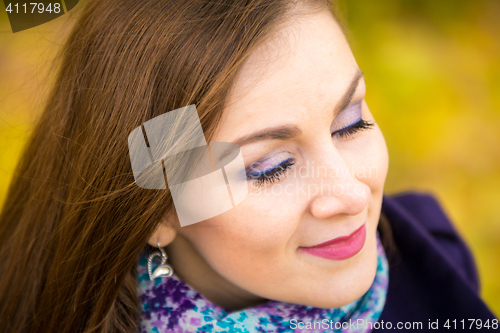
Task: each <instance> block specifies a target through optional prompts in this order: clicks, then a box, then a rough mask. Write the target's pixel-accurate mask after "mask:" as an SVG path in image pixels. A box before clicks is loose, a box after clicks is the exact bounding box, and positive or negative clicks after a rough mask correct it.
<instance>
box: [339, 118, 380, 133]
mask: <svg viewBox="0 0 500 333" xmlns="http://www.w3.org/2000/svg"><path fill="white" fill-rule="evenodd" d="M374 125H375V124H374V123H371V122H369V121H365V120H363V119H360V120H359V121H358V122H356V123H354V124H352V125H350V126H347V127H345V128H343V129H341V130H338V131H335V132H333V134H332V136H333V135H334V134H337V135H338V136H339V137H341V138H348V137H350V136H352V135H354V134H355V133H356V132H359V131H362V130H366V129H370V128H372V127H373V126H374Z"/></svg>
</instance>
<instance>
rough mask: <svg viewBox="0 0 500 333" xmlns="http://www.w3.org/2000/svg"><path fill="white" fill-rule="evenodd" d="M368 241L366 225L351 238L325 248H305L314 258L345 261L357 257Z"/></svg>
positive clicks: (303, 249)
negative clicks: (366, 240)
mask: <svg viewBox="0 0 500 333" xmlns="http://www.w3.org/2000/svg"><path fill="white" fill-rule="evenodd" d="M365 239H366V224H363V226H362V227H361V228H359V229H358V230H356V231H355V232H353V233H352V235H350V236H349V238H347V239H345V240H342V241H339V242H335V243H330V244H328V245H324V246H315V247H303V248H301V250H302V251H305V252H307V253H309V254H311V255H313V256H317V257H321V258H325V259H330V260H344V259H348V258H351V257H353V256H354V255H356V254H357V253H358V252H359V251H361V249H362V248H363V245H364V244H365Z"/></svg>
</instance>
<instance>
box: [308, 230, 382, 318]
mask: <svg viewBox="0 0 500 333" xmlns="http://www.w3.org/2000/svg"><path fill="white" fill-rule="evenodd" d="M366 245H369V246H366ZM376 246H377V245H376V241H375V236H373V237H372V238H371V239H370V242H369V243H367V244H365V249H363V252H364V253H363V254H364V256H363V257H360V259H362V260H360V261H359V263H358V264H357V265H355V266H354V267H353V269H352V270H350V272H346V274H347V275H348V276H353V277H355V278H354V279H349V280H350V281H352V280H355V282H354V286H353V287H352V288H341V287H340V288H339V286H338V285H337V286H336V290H335V291H334V292H330V293H326V292H324V293H323V294H322V295H318V297H317V298H315V299H310V300H309V301H310V302H308V303H309V304H305V305H309V306H314V307H318V308H325V309H331V308H339V307H342V306H344V305H347V304H349V303H352V302H354V301H355V300H357V299H359V298H360V297H362V296H363V295H364V294H365V293H366V292H367V291H368V290H369V289H370V287H371V285H372V283H373V281H374V280H375V275H376V273H377V248H376ZM365 250H369V251H367V252H365ZM360 254H361V253H360ZM356 277H357V278H356ZM339 289H342V290H339Z"/></svg>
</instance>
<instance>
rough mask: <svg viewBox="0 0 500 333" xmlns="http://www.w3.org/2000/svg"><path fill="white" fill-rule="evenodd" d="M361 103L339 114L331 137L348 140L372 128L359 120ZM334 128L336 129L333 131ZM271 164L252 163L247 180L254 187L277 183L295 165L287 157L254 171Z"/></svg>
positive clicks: (292, 160) (270, 160) (369, 124)
mask: <svg viewBox="0 0 500 333" xmlns="http://www.w3.org/2000/svg"><path fill="white" fill-rule="evenodd" d="M361 103H362V101H359V102H356V103H354V104H352V105H351V106H349V107H348V108H346V109H345V110H343V111H342V112H340V113H339V115H338V116H337V118H336V119H335V120H334V122H333V124H332V127H331V128H332V130H333V132H332V134H331V136H332V137H334V136H337V137H339V138H342V139H344V138H349V137H352V136H354V134H355V133H357V132H359V131H362V130H366V129H370V128H372V127H373V126H374V124H373V123H371V122H368V121H366V120H363V119H362V118H361ZM335 128H337V129H336V130H335ZM272 163H273V158H271V159H269V160H265V161H263V162H255V163H252V166H251V167H250V168H249V169H250V170H247V171H246V174H247V180H248V181H253V185H254V186H256V187H263V186H265V185H269V184H272V183H275V182H278V181H280V180H281V179H283V178H284V177H285V176H286V175H285V173H286V171H287V170H289V169H290V168H291V167H292V166H293V165H294V164H295V160H294V159H293V158H291V157H289V158H286V159H284V160H281V162H279V163H278V164H275V165H274V166H271V167H268V168H266V169H264V170H262V171H254V170H256V169H258V166H262V165H266V164H271V165H272Z"/></svg>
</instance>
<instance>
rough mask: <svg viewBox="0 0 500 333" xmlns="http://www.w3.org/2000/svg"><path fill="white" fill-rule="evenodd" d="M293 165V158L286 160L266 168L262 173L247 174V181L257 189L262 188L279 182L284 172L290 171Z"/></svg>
mask: <svg viewBox="0 0 500 333" xmlns="http://www.w3.org/2000/svg"><path fill="white" fill-rule="evenodd" d="M294 164H295V160H294V159H293V158H291V157H290V158H287V159H286V160H284V161H281V162H280V163H279V164H277V165H275V166H273V167H271V168H268V169H266V170H264V171H259V172H252V173H247V179H248V180H253V181H254V183H253V184H254V185H255V186H257V187H260V186H264V185H267V184H272V183H274V182H275V181H279V180H280V179H281V177H282V176H283V175H284V174H285V172H286V171H287V170H288V169H290V168H291V167H292V166H293V165H294Z"/></svg>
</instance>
